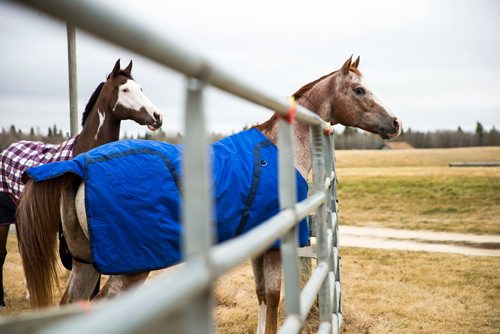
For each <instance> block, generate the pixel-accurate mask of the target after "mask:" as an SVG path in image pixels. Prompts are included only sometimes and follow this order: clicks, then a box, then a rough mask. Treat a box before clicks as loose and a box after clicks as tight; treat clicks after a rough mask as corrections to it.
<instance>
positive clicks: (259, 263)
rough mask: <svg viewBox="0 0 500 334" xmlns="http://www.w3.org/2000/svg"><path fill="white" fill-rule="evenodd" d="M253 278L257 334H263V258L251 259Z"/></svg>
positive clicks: (264, 312) (264, 321) (264, 323)
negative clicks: (257, 310)
mask: <svg viewBox="0 0 500 334" xmlns="http://www.w3.org/2000/svg"><path fill="white" fill-rule="evenodd" d="M252 269H253V278H254V280H255V292H256V293H257V300H258V301H259V318H258V319H257V332H256V333H257V334H264V330H265V328H266V307H267V305H266V292H265V289H264V286H265V282H264V256H263V255H262V256H259V257H257V258H255V259H252Z"/></svg>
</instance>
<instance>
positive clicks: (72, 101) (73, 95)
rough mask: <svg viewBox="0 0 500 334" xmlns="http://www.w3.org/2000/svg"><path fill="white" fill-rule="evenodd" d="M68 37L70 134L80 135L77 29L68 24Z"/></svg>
mask: <svg viewBox="0 0 500 334" xmlns="http://www.w3.org/2000/svg"><path fill="white" fill-rule="evenodd" d="M66 31H67V35H68V75H69V123H70V134H71V136H74V135H76V134H77V133H78V84H77V82H78V81H77V76H76V28H75V26H74V25H72V24H69V23H68V24H66Z"/></svg>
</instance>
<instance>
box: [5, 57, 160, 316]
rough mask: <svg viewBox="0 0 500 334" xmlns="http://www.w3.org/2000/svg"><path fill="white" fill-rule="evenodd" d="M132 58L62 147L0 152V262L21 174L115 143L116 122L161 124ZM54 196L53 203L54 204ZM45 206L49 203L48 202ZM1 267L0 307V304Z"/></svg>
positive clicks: (95, 97) (36, 145) (22, 146)
mask: <svg viewBox="0 0 500 334" xmlns="http://www.w3.org/2000/svg"><path fill="white" fill-rule="evenodd" d="M131 71H132V61H131V62H130V64H129V65H128V66H127V67H126V68H125V69H123V70H121V69H120V60H118V61H117V62H116V63H115V65H114V68H113V70H112V72H111V74H110V75H109V76H108V78H107V80H106V82H103V83H101V84H99V86H98V87H97V89H96V90H95V91H94V93H93V94H92V96H91V98H90V100H89V102H88V103H87V105H86V107H85V112H84V113H83V116H82V127H83V129H82V131H81V132H80V133H79V134H78V135H77V136H75V137H73V138H70V139H69V140H68V141H65V142H64V143H63V144H61V145H51V144H46V143H42V142H29V141H21V142H18V143H14V144H12V145H10V146H9V147H8V148H7V149H6V150H5V151H3V152H2V153H1V155H0V212H1V217H0V265H1V267H2V269H3V263H4V260H5V257H6V255H7V248H6V244H7V235H8V231H9V225H10V224H11V223H15V210H16V203H17V202H18V200H19V196H20V194H21V192H22V191H23V188H24V184H23V183H22V180H21V175H22V173H23V172H24V171H25V170H26V169H28V168H29V167H34V166H38V165H41V164H45V163H48V162H53V161H61V160H68V159H71V158H72V157H73V156H76V155H77V154H79V153H82V152H86V151H88V150H90V149H91V148H94V147H96V146H99V145H102V144H105V143H109V142H112V141H116V140H118V139H119V135H120V121H122V120H126V119H131V120H133V121H135V122H137V123H139V124H146V125H147V126H148V127H149V128H150V129H151V130H156V129H158V128H160V126H161V125H162V118H163V116H162V114H161V113H160V112H159V111H158V109H157V108H156V107H155V105H154V104H153V103H152V102H151V101H150V100H149V99H148V98H147V97H146V96H145V95H144V94H143V92H142V90H141V88H140V87H139V85H138V84H137V83H136V82H135V81H134V80H133V79H132V76H131ZM58 203H59V199H57V201H56V206H57V204H58ZM47 205H49V204H47ZM2 269H0V284H1V286H0V307H2V306H5V302H4V293H3V284H2V271H3V270H2Z"/></svg>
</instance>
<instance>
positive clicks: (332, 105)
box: [19, 58, 401, 333]
mask: <svg viewBox="0 0 500 334" xmlns="http://www.w3.org/2000/svg"><path fill="white" fill-rule="evenodd" d="M358 65H359V58H358V59H356V61H354V62H352V58H349V59H348V60H347V61H346V62H345V63H344V65H343V66H342V68H341V69H340V70H338V71H334V72H332V73H329V74H327V75H325V76H323V77H321V78H319V79H318V80H315V81H313V82H310V83H308V84H307V85H305V86H303V87H302V88H300V89H299V90H298V91H297V92H296V93H295V94H294V95H293V96H294V97H295V99H296V100H297V101H298V103H300V104H301V105H303V106H305V107H307V108H308V109H310V110H311V111H313V112H315V113H316V114H318V115H319V116H320V117H321V118H322V119H323V120H325V121H328V122H331V123H334V124H335V123H341V124H343V125H346V126H355V127H358V128H362V129H365V130H367V131H370V132H373V133H376V134H379V135H380V136H381V137H382V138H387V139H389V138H393V137H396V136H397V135H399V133H400V130H401V122H400V121H399V120H398V118H397V117H395V116H394V115H393V114H391V112H390V110H389V109H388V108H387V107H386V106H385V105H384V104H383V103H382V102H381V101H380V100H379V99H378V98H377V97H376V96H375V95H374V93H373V92H372V91H371V90H370V89H369V88H368V85H367V84H366V81H365V78H364V77H363V75H362V74H361V72H360V71H359V70H358ZM256 128H257V129H258V130H259V131H260V132H261V133H262V134H264V135H265V136H266V137H267V138H268V139H269V140H270V141H271V142H272V143H274V144H276V143H277V137H278V116H277V115H273V116H272V117H271V118H270V119H269V120H267V121H266V122H264V123H262V124H260V125H257V126H256ZM309 131H310V130H309V126H308V125H306V124H300V123H299V124H297V126H296V130H295V143H296V151H295V161H296V164H297V165H296V168H297V170H298V171H299V172H300V173H301V174H302V176H303V177H306V176H307V174H308V172H309V170H310V169H311V157H310V146H309V144H308V143H309V135H310V133H309ZM40 184H46V186H47V187H50V186H52V185H54V184H55V185H59V184H64V185H65V190H64V191H63V192H62V196H61V211H60V214H61V216H62V221H63V229H64V232H65V234H66V236H67V239H68V245H69V247H70V250H71V251H72V253H73V255H78V256H79V257H81V258H83V259H85V260H87V261H91V253H90V246H89V234H88V226H87V218H86V217H87V216H86V212H85V210H86V208H85V198H84V192H85V189H84V185H83V183H81V181H80V180H79V179H78V178H76V179H75V177H74V176H72V175H69V174H66V175H65V176H63V177H58V178H55V179H53V180H49V181H43V182H41V183H40ZM31 186H33V184H32V185H31ZM58 194H60V193H57V195H58ZM42 203H43V202H42V201H41V200H36V199H34V198H33V196H32V193H31V192H28V191H25V192H24V194H23V197H22V198H21V202H20V206H19V223H20V225H21V228H20V233H21V236H22V238H21V240H23V243H22V244H21V255H22V258H23V262H24V266H25V267H26V270H27V280H28V286H29V289H30V292H31V294H32V303H33V305H35V306H43V305H47V304H49V303H50V302H51V292H52V290H51V289H52V285H51V280H50V278H56V274H57V273H56V271H55V267H54V263H55V251H53V249H55V239H54V238H51V239H50V240H46V241H45V240H44V241H43V242H40V240H39V239H41V238H42V237H43V236H50V235H51V234H50V233H49V232H47V230H48V227H47V224H54V223H53V221H55V220H57V219H56V218H59V212H56V211H55V210H54V212H47V211H44V210H41V209H42ZM53 215H56V216H57V217H56V218H54V217H53ZM35 219H37V223H36V224H34V225H30V226H29V228H24V227H23V226H22V225H23V224H24V222H31V221H32V220H35ZM52 229H55V227H52ZM51 250H52V251H51ZM42 258H43V259H42ZM252 266H253V271H254V277H255V282H256V291H257V297H258V301H259V305H260V312H259V325H258V332H259V333H262V332H264V331H265V333H275V332H276V330H277V316H278V313H277V312H278V304H279V301H280V287H281V258H280V253H279V250H269V251H267V252H265V253H264V254H263V255H261V256H259V257H257V258H255V259H253V261H252ZM30 268H31V269H30ZM47 268H49V269H50V270H47ZM28 269H29V270H28ZM148 274H149V273H148V272H144V273H138V274H133V275H115V276H111V277H110V279H109V280H108V282H107V283H106V284H105V286H104V287H103V289H102V290H101V292H100V293H99V295H98V297H108V296H113V295H116V294H118V293H119V292H120V291H121V290H123V289H125V288H127V287H128V286H130V285H131V284H134V283H139V282H143V281H144V280H145V279H146V277H147V276H148ZM42 275H45V277H44V278H42ZM78 276H82V277H86V278H87V279H89V280H88V281H87V282H86V286H85V287H83V286H82V285H79V284H76V283H75V282H76V281H77V280H78V279H77V277H78ZM97 276H98V273H97V272H96V271H95V269H94V268H93V266H92V264H80V266H79V267H78V268H77V270H73V271H72V273H71V277H70V282H69V285H68V287H67V289H66V292H65V295H64V298H63V301H62V302H73V301H76V300H81V299H88V298H89V294H90V292H91V290H92V287H93V284H95V281H96V279H97ZM90 278H92V280H90ZM78 289H80V290H78Z"/></svg>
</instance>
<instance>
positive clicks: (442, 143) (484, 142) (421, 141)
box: [335, 122, 500, 150]
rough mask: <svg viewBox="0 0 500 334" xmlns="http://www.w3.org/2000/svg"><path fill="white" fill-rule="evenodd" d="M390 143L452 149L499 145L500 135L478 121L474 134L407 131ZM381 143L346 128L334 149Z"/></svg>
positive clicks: (338, 136) (377, 138)
mask: <svg viewBox="0 0 500 334" xmlns="http://www.w3.org/2000/svg"><path fill="white" fill-rule="evenodd" d="M393 141H396V142H397V141H404V142H407V143H409V144H410V145H411V146H413V147H415V148H452V147H470V146H500V132H499V131H498V130H497V129H496V128H495V127H494V126H493V127H492V128H491V129H490V130H486V129H485V128H484V127H483V125H482V124H481V123H480V122H477V123H476V126H475V130H474V131H464V130H463V129H462V128H461V127H458V128H457V129H456V130H435V131H427V132H424V131H415V130H412V129H411V128H408V129H407V130H406V131H402V132H401V135H400V136H399V137H397V138H395V139H394V140H393ZM383 144H384V140H382V139H381V138H380V137H378V136H376V135H373V134H370V133H367V132H365V131H361V130H358V129H356V128H349V127H346V128H345V129H344V131H343V132H341V133H335V148H337V149H341V150H342V149H378V148H380V147H382V145H383Z"/></svg>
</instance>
